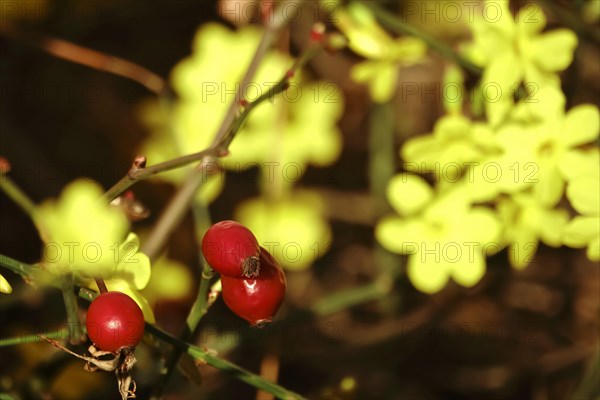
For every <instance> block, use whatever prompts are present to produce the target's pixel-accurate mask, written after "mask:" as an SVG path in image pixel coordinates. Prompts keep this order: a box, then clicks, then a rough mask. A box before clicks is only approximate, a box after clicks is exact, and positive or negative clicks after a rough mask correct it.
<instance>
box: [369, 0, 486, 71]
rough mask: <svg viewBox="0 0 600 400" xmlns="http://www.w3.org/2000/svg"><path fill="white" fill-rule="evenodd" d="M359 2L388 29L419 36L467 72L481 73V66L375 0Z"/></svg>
mask: <svg viewBox="0 0 600 400" xmlns="http://www.w3.org/2000/svg"><path fill="white" fill-rule="evenodd" d="M361 4H362V5H364V6H366V7H368V8H369V9H370V10H371V11H373V14H375V16H376V17H377V19H378V20H379V21H380V22H381V23H382V24H383V25H384V26H386V27H388V28H389V29H391V30H393V31H394V32H396V33H401V34H405V35H410V36H414V37H416V38H419V39H421V40H422V41H423V42H425V43H426V44H427V46H429V47H430V48H431V49H432V50H434V51H436V52H437V53H438V54H440V55H441V56H442V57H445V58H448V59H450V60H453V61H454V62H456V63H457V64H459V65H460V66H462V67H463V68H464V69H466V70H468V71H469V72H471V73H473V74H474V75H477V76H479V75H481V73H482V70H481V68H479V67H478V66H476V65H475V64H473V63H472V62H471V61H469V60H467V59H466V58H464V57H462V56H461V55H460V54H458V53H457V52H455V51H454V50H452V48H450V47H449V46H447V45H445V44H444V43H441V42H439V41H438V40H437V39H436V38H434V37H433V36H429V35H428V34H426V33H425V32H422V31H420V30H419V29H417V28H415V27H414V26H412V25H410V24H407V23H405V22H404V21H402V20H401V19H400V18H398V17H396V16H395V15H394V14H392V13H391V12H389V11H387V10H386V9H384V8H382V7H381V6H380V5H378V4H377V3H376V2H375V1H364V2H361Z"/></svg>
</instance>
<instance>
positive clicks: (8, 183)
mask: <svg viewBox="0 0 600 400" xmlns="http://www.w3.org/2000/svg"><path fill="white" fill-rule="evenodd" d="M0 189H2V191H3V192H4V193H6V194H7V196H8V197H10V199H11V200H12V201H14V202H15V204H16V205H18V206H19V207H20V208H21V209H22V210H23V211H24V212H25V214H27V215H28V216H29V217H32V216H33V214H34V212H35V203H34V202H33V201H31V199H30V198H29V197H28V196H27V195H26V194H25V193H24V192H23V191H22V190H21V189H20V188H19V187H18V186H17V185H16V184H15V183H14V182H13V181H12V179H10V178H9V177H8V176H6V175H5V174H1V175H0Z"/></svg>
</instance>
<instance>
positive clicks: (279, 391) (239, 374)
mask: <svg viewBox="0 0 600 400" xmlns="http://www.w3.org/2000/svg"><path fill="white" fill-rule="evenodd" d="M146 330H147V331H148V332H149V333H151V334H153V335H154V336H155V337H157V338H158V339H160V340H162V341H165V342H167V343H170V344H172V345H173V346H175V347H177V348H179V349H182V350H183V351H185V352H186V353H187V354H189V355H190V356H192V357H193V358H194V359H195V360H196V361H199V362H200V363H206V364H208V365H210V366H212V367H215V368H217V369H220V370H221V371H226V372H228V373H230V374H232V375H233V376H234V377H235V378H237V379H239V380H240V381H242V382H246V383H247V384H249V385H251V386H254V387H255V388H257V389H261V390H264V391H265V392H268V393H271V394H272V395H274V396H275V397H277V398H278V399H289V400H293V399H304V397H302V396H301V395H299V394H297V393H294V392H291V391H289V390H287V389H285V388H284V387H281V386H279V385H277V384H275V383H272V382H269V381H267V380H265V379H263V378H261V377H260V376H258V375H256V374H253V373H252V372H250V371H248V370H245V369H244V368H241V367H239V366H237V365H235V364H233V363H231V362H229V361H226V360H223V359H221V358H219V357H217V356H214V355H212V354H210V353H209V352H207V351H204V350H202V349H201V348H199V347H197V346H193V345H190V344H189V343H186V342H183V341H181V340H179V339H177V338H176V337H174V336H172V335H170V334H169V333H167V332H164V331H162V330H160V329H158V328H157V327H156V326H154V325H151V324H146Z"/></svg>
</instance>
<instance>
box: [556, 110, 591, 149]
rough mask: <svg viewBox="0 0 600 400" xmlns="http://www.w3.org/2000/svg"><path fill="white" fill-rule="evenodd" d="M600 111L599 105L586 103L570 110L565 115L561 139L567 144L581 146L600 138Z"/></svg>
mask: <svg viewBox="0 0 600 400" xmlns="http://www.w3.org/2000/svg"><path fill="white" fill-rule="evenodd" d="M599 133H600V113H599V112H598V107H596V106H593V105H591V104H584V105H580V106H577V107H574V108H572V109H571V110H569V112H568V113H567V115H566V116H565V125H564V128H563V132H562V136H561V141H562V142H563V143H564V144H566V145H567V146H572V147H574V146H579V145H582V144H585V143H589V142H591V141H593V140H595V139H598V134H599Z"/></svg>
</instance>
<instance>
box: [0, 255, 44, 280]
mask: <svg viewBox="0 0 600 400" xmlns="http://www.w3.org/2000/svg"><path fill="white" fill-rule="evenodd" d="M0 266H2V267H4V268H7V269H9V270H11V271H13V272H14V273H16V274H19V275H21V276H22V277H23V278H33V277H35V276H36V275H38V274H39V273H40V272H42V271H41V270H40V269H39V268H37V267H35V266H33V265H29V264H25V263H23V262H21V261H18V260H15V259H14V258H10V257H8V256H5V255H4V254H0Z"/></svg>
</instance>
